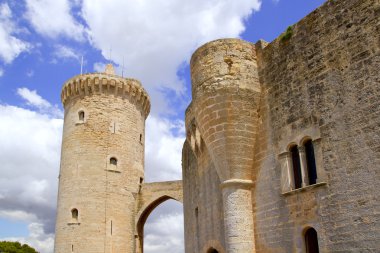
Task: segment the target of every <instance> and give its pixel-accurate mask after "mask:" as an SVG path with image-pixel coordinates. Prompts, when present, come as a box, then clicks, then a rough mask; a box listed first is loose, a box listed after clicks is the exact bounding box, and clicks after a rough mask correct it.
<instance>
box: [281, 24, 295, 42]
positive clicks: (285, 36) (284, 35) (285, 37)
mask: <svg viewBox="0 0 380 253" xmlns="http://www.w3.org/2000/svg"><path fill="white" fill-rule="evenodd" d="M292 35H293V26H288V28H287V29H286V31H285V32H284V33H282V34H281V36H280V41H281V42H285V41H287V40H289V39H290V38H291V37H292Z"/></svg>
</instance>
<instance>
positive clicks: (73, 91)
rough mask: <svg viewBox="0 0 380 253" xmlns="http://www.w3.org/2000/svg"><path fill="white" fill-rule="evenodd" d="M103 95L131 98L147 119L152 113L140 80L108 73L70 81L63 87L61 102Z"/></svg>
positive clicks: (147, 96)
mask: <svg viewBox="0 0 380 253" xmlns="http://www.w3.org/2000/svg"><path fill="white" fill-rule="evenodd" d="M101 93H103V94H106V95H114V96H120V97H122V98H130V100H131V101H133V102H134V103H136V104H137V103H138V104H139V105H140V106H141V108H142V111H143V112H144V114H145V117H147V116H148V114H149V112H150V99H149V95H148V93H147V92H146V91H145V89H144V88H143V87H142V85H141V83H140V82H139V81H138V80H136V79H132V78H122V77H120V76H117V75H112V74H106V73H89V74H83V75H77V76H74V77H73V78H71V79H69V80H68V81H67V82H66V83H65V84H64V85H63V87H62V91H61V101H62V103H63V105H65V104H66V103H67V102H68V101H70V100H71V99H75V98H80V97H83V96H91V95H94V94H101Z"/></svg>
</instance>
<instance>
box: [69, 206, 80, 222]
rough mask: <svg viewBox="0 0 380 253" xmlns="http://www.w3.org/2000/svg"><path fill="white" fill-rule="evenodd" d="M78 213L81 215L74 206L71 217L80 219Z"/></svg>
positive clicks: (74, 219)
mask: <svg viewBox="0 0 380 253" xmlns="http://www.w3.org/2000/svg"><path fill="white" fill-rule="evenodd" d="M78 215H79V212H78V209H76V208H73V209H72V210H71V219H73V221H78Z"/></svg>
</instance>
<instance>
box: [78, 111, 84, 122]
mask: <svg viewBox="0 0 380 253" xmlns="http://www.w3.org/2000/svg"><path fill="white" fill-rule="evenodd" d="M78 118H79V121H82V122H83V121H84V111H79V112H78Z"/></svg>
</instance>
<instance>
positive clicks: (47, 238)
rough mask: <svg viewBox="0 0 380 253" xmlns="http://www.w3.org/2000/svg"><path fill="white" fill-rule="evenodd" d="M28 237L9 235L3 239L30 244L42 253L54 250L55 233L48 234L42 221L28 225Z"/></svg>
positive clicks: (49, 252) (2, 239)
mask: <svg viewBox="0 0 380 253" xmlns="http://www.w3.org/2000/svg"><path fill="white" fill-rule="evenodd" d="M28 230H29V236H28V237H8V238H1V239H0V240H1V241H18V242H20V243H21V244H28V245H29V246H31V247H33V248H35V249H36V250H37V251H38V252H41V253H52V252H53V250H54V235H53V234H46V233H45V232H44V230H43V225H42V224H41V223H30V224H29V226H28Z"/></svg>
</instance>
